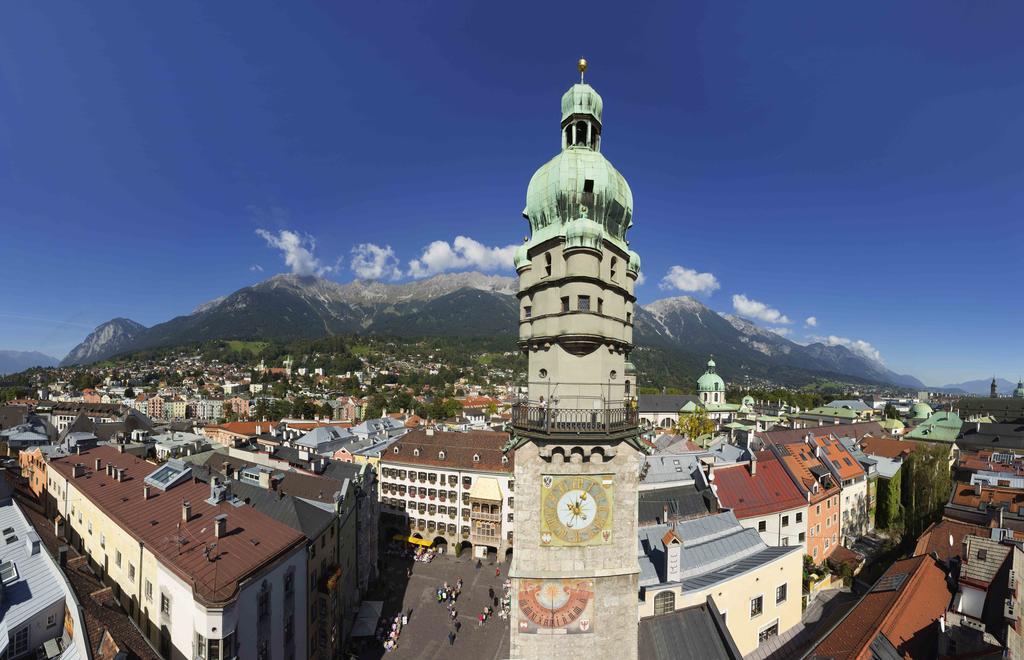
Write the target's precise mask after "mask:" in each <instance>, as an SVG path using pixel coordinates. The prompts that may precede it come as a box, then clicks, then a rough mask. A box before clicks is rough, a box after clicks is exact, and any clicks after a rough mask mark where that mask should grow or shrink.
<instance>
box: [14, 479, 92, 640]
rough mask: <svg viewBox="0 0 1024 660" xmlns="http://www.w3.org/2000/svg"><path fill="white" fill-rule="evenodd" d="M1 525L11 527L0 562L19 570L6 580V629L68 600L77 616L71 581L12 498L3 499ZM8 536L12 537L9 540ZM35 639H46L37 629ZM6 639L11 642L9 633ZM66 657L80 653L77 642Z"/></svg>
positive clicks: (61, 630)
mask: <svg viewBox="0 0 1024 660" xmlns="http://www.w3.org/2000/svg"><path fill="white" fill-rule="evenodd" d="M0 529H4V530H8V529H9V530H11V531H10V533H8V534H5V535H4V538H3V539H2V540H0V563H5V562H11V563H12V564H13V565H14V567H15V570H16V574H17V578H16V579H13V580H11V581H9V582H8V583H7V584H6V586H5V595H4V601H3V605H2V606H0V621H2V622H3V624H4V626H5V627H6V629H7V630H8V631H16V630H18V629H19V628H21V627H22V626H23V625H24V624H25V623H27V622H29V621H31V620H32V619H33V618H34V617H35V616H37V615H39V614H40V613H41V612H43V611H44V610H46V609H49V608H50V607H52V606H53V605H54V604H55V603H58V602H63V603H65V606H66V604H67V603H68V602H70V603H73V604H74V606H75V607H74V609H75V611H74V612H73V616H74V617H76V618H77V615H78V612H77V610H78V608H77V601H76V600H75V597H74V594H73V593H71V590H70V588H69V587H68V583H67V582H66V581H65V580H64V576H63V575H61V573H60V570H59V569H58V568H57V566H56V564H54V563H53V560H52V559H51V558H50V555H49V554H48V553H47V551H46V548H45V547H43V544H42V542H40V540H39V537H38V536H37V535H36V532H35V529H33V527H32V526H31V525H30V524H29V522H28V519H27V518H25V515H24V514H23V513H22V512H21V510H20V509H19V508H18V506H17V505H16V504H15V503H14V502H13V501H12V500H11V499H5V500H2V501H0ZM7 539H12V540H11V542H9V543H8V542H7ZM33 543H34V544H35V546H34V548H35V549H34V550H33ZM76 624H78V626H81V621H77V620H76ZM81 630H83V629H82V628H78V629H76V631H75V632H76V634H82V633H81V632H80V631H81ZM62 632H63V628H62V627H58V629H57V632H55V633H54V636H55V637H60V633H62ZM31 641H32V643H33V645H36V644H37V643H38V644H39V645H41V644H42V642H44V641H46V639H45V638H40V637H39V634H38V631H34V633H33V634H32V635H31ZM3 643H4V644H5V645H6V643H7V635H6V634H5V635H4V638H3ZM62 657H63V658H70V657H76V658H77V657H79V655H78V652H77V645H75V644H71V645H69V646H68V649H67V650H66V651H65V652H64V654H63V655H62Z"/></svg>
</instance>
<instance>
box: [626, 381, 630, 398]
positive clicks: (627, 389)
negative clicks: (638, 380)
mask: <svg viewBox="0 0 1024 660" xmlns="http://www.w3.org/2000/svg"><path fill="white" fill-rule="evenodd" d="M629 394H630V390H629V381H628V380H627V381H626V396H629Z"/></svg>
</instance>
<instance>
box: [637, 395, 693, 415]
mask: <svg viewBox="0 0 1024 660" xmlns="http://www.w3.org/2000/svg"><path fill="white" fill-rule="evenodd" d="M688 402H693V403H700V399H699V398H697V397H695V396H693V395H692V394H641V395H639V396H638V397H637V400H636V409H637V411H638V412H639V413H640V414H641V415H642V414H644V413H677V412H679V409H680V408H682V407H683V406H684V405H686V404H687V403H688Z"/></svg>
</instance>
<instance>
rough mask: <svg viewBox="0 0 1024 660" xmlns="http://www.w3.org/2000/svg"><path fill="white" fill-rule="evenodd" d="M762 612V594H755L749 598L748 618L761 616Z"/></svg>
mask: <svg viewBox="0 0 1024 660" xmlns="http://www.w3.org/2000/svg"><path fill="white" fill-rule="evenodd" d="M762 612H764V596H756V597H754V598H751V599H750V618H751V619H754V618H757V617H759V616H761V613H762Z"/></svg>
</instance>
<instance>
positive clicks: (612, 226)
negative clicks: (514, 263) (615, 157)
mask: <svg viewBox="0 0 1024 660" xmlns="http://www.w3.org/2000/svg"><path fill="white" fill-rule="evenodd" d="M602 111H603V104H602V102H601V97H600V96H599V95H598V93H597V92H595V91H594V89H593V88H592V87H591V86H590V85H587V84H584V83H582V82H581V83H577V84H575V85H573V86H572V87H570V88H569V91H567V92H566V93H565V95H564V96H562V121H561V134H562V151H561V153H559V154H558V155H557V156H555V157H554V158H552V159H551V160H549V161H548V162H547V163H545V164H544V165H542V166H541V167H540V168H539V169H538V170H537V171H536V172H535V173H534V175H533V178H531V179H530V185H529V186H528V187H527V189H526V208H525V209H523V217H525V218H526V219H527V220H528V221H529V222H530V230H531V234H532V241H531V242H532V243H533V244H536V243H539V242H542V241H544V240H548V239H550V238H554V237H557V236H564V235H566V232H567V231H568V229H569V227H568V225H569V223H572V222H573V221H575V220H576V219H577V218H587V219H588V220H589V221H591V222H593V223H596V225H597V226H598V227H600V228H601V231H602V232H603V239H605V240H609V241H612V242H613V243H615V244H616V245H618V247H620V248H621V249H623V250H626V249H628V248H627V247H626V230H627V229H629V227H630V226H631V225H632V224H633V191H631V190H630V189H629V184H628V183H626V179H625V178H624V177H623V176H622V175H621V174H619V171H618V170H616V169H615V168H614V167H612V164H611V163H609V162H608V161H607V160H606V159H605V157H604V156H602V155H601V132H602V128H601V113H602ZM588 227H589V225H588ZM588 231H589V229H588Z"/></svg>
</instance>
